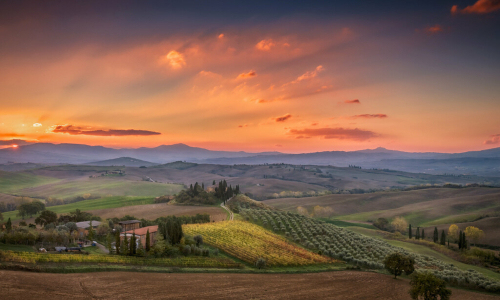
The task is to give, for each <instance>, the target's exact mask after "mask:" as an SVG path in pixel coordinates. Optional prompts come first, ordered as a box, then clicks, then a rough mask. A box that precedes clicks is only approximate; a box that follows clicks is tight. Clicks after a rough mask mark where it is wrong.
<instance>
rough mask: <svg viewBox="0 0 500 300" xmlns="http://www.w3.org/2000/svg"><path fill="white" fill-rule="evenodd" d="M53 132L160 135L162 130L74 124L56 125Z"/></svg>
mask: <svg viewBox="0 0 500 300" xmlns="http://www.w3.org/2000/svg"><path fill="white" fill-rule="evenodd" d="M50 132H53V133H67V134H70V135H93V136H138V135H141V136H148V135H160V134H161V133H160V132H155V131H149V130H136V129H92V128H91V127H80V126H73V125H55V126H53V127H52V128H51V129H50Z"/></svg>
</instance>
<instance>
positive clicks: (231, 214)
mask: <svg viewBox="0 0 500 300" xmlns="http://www.w3.org/2000/svg"><path fill="white" fill-rule="evenodd" d="M231 199H233V198H232V197H231V198H229V199H228V200H227V201H226V202H229V200H231ZM220 207H222V208H224V209H225V210H226V211H227V212H228V213H229V221H232V220H233V219H234V214H233V212H232V211H231V210H230V209H229V208H227V206H225V205H224V202H222V203H221V204H220Z"/></svg>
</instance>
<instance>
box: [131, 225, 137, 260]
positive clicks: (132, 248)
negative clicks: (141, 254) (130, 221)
mask: <svg viewBox="0 0 500 300" xmlns="http://www.w3.org/2000/svg"><path fill="white" fill-rule="evenodd" d="M135 241H136V238H135V230H134V231H133V232H132V237H131V238H130V247H129V254H130V255H135V253H136V250H137V244H136V242H135Z"/></svg>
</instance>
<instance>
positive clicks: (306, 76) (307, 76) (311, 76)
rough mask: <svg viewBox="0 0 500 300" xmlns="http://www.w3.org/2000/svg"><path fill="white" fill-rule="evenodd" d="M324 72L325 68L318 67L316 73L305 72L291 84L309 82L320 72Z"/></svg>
mask: <svg viewBox="0 0 500 300" xmlns="http://www.w3.org/2000/svg"><path fill="white" fill-rule="evenodd" d="M323 70H324V68H323V66H321V65H320V66H317V67H316V69H314V71H308V72H305V73H304V74H302V75H300V76H299V77H297V79H295V80H294V81H292V82H291V83H297V82H300V81H303V80H308V79H311V78H314V77H316V76H317V75H318V73H319V72H321V71H323Z"/></svg>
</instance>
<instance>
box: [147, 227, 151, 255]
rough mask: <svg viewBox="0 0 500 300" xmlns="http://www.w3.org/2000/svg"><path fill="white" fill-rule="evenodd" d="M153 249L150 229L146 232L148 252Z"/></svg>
mask: <svg viewBox="0 0 500 300" xmlns="http://www.w3.org/2000/svg"><path fill="white" fill-rule="evenodd" d="M149 250H151V238H150V236H149V229H148V232H147V233H146V252H149Z"/></svg>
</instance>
